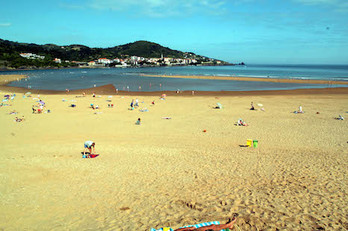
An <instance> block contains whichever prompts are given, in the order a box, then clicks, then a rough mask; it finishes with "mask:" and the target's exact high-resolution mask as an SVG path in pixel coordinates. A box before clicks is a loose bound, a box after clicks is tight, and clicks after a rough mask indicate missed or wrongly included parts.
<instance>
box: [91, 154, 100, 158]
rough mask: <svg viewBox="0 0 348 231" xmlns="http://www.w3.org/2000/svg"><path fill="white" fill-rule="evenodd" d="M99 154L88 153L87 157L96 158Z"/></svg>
mask: <svg viewBox="0 0 348 231" xmlns="http://www.w3.org/2000/svg"><path fill="white" fill-rule="evenodd" d="M97 156H99V154H89V158H96V157H97Z"/></svg>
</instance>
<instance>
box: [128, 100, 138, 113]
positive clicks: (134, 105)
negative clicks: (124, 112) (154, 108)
mask: <svg viewBox="0 0 348 231" xmlns="http://www.w3.org/2000/svg"><path fill="white" fill-rule="evenodd" d="M136 107H139V100H138V98H136V99H135V101H134V99H132V102H131V104H130V109H131V110H134V109H135V108H136Z"/></svg>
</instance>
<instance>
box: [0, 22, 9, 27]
mask: <svg viewBox="0 0 348 231" xmlns="http://www.w3.org/2000/svg"><path fill="white" fill-rule="evenodd" d="M11 25H12V24H11V23H9V22H7V23H0V27H9V26H11Z"/></svg>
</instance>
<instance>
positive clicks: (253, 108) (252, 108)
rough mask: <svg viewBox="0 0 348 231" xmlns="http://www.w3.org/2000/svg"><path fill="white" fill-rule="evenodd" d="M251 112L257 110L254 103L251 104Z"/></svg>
mask: <svg viewBox="0 0 348 231" xmlns="http://www.w3.org/2000/svg"><path fill="white" fill-rule="evenodd" d="M250 110H255V107H254V103H253V102H251V108H250Z"/></svg>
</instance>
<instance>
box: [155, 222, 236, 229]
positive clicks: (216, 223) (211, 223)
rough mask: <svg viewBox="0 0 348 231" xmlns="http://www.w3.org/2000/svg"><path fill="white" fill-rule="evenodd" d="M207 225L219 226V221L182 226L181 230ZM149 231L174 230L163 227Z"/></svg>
mask: <svg viewBox="0 0 348 231" xmlns="http://www.w3.org/2000/svg"><path fill="white" fill-rule="evenodd" d="M209 225H220V222H219V221H211V222H204V223H200V224H196V225H187V226H183V227H181V228H189V227H195V228H196V229H198V228H201V227H205V226H209ZM228 230H229V229H222V230H220V231H228ZM150 231H174V230H173V229H172V228H169V227H164V228H160V229H154V228H151V229H150Z"/></svg>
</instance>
